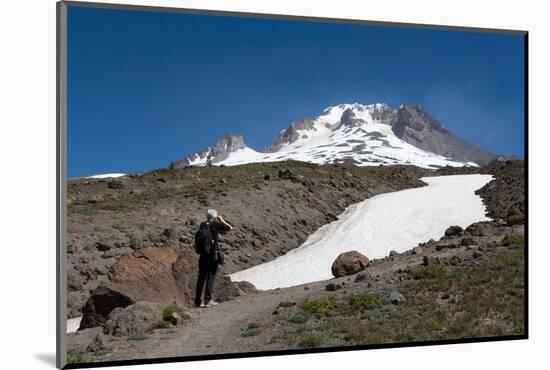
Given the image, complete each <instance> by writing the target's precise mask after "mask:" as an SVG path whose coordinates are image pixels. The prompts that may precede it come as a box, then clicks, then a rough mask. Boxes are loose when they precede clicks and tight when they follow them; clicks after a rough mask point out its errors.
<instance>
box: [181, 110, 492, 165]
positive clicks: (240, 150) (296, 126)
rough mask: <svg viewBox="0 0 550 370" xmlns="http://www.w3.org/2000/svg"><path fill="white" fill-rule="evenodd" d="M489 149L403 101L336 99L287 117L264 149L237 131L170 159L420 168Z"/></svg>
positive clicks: (481, 157) (471, 158)
mask: <svg viewBox="0 0 550 370" xmlns="http://www.w3.org/2000/svg"><path fill="white" fill-rule="evenodd" d="M492 157H494V156H493V155H492V154H491V153H488V152H486V151H483V150H481V149H479V148H477V147H475V146H473V145H471V144H469V143H467V142H466V141H464V140H462V139H460V138H458V137H457V136H455V135H454V134H453V133H452V132H450V131H448V130H447V129H445V128H444V127H443V126H442V125H441V124H439V123H438V122H437V121H435V120H434V119H433V118H432V117H431V116H430V115H429V114H427V113H425V112H423V111H422V110H420V108H418V107H414V106H412V105H410V104H404V105H402V106H401V107H400V108H399V109H397V110H393V109H391V108H390V107H389V106H388V105H387V104H371V105H362V104H358V103H355V104H340V105H337V106H332V107H328V108H326V109H325V110H324V111H323V113H322V114H321V115H319V116H318V117H317V118H307V119H301V120H297V121H293V122H292V123H291V125H290V127H288V128H287V129H284V130H282V131H281V132H280V133H279V135H278V136H277V137H276V138H275V140H274V141H273V144H272V145H271V146H270V147H269V148H268V149H267V150H265V151H257V150H254V149H252V148H250V147H248V146H247V145H246V144H245V143H244V140H243V138H242V136H241V135H224V136H222V138H220V140H219V141H218V142H217V143H216V145H215V146H213V147H209V148H206V149H204V150H201V151H199V152H197V153H194V154H192V155H190V156H187V157H184V158H182V159H180V160H178V161H176V162H175V163H174V165H175V167H176V168H179V167H187V166H195V165H206V164H208V163H211V164H215V165H228V166H231V165H239V164H245V163H252V162H276V161H283V160H289V159H293V160H300V161H305V162H311V163H318V164H326V163H343V162H349V163H353V164H355V165H359V166H374V165H397V164H409V165H416V166H419V167H424V168H438V167H443V166H454V167H459V166H464V165H470V166H475V165H476V164H485V163H486V162H488V160H489V158H492Z"/></svg>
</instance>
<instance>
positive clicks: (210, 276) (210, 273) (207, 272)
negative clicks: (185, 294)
mask: <svg viewBox="0 0 550 370" xmlns="http://www.w3.org/2000/svg"><path fill="white" fill-rule="evenodd" d="M217 270H218V264H217V263H216V262H212V260H211V257H210V256H205V255H201V256H200V257H199V277H198V279H197V289H196V290H195V305H196V306H200V304H201V295H202V288H203V286H204V282H205V281H206V290H205V291H204V303H205V304H207V303H208V302H210V300H211V299H212V290H213V289H214V279H215V278H216V271H217Z"/></svg>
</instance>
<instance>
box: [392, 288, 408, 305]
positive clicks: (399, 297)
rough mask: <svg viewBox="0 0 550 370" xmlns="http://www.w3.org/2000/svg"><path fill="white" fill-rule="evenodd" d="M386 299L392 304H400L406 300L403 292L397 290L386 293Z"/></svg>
mask: <svg viewBox="0 0 550 370" xmlns="http://www.w3.org/2000/svg"><path fill="white" fill-rule="evenodd" d="M388 300H389V301H390V302H391V303H392V304H401V303H403V302H405V301H406V300H405V297H404V296H403V294H401V293H399V292H398V291H397V290H392V291H391V292H389V293H388Z"/></svg>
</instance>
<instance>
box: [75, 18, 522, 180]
mask: <svg viewBox="0 0 550 370" xmlns="http://www.w3.org/2000/svg"><path fill="white" fill-rule="evenodd" d="M523 94H524V80H523V37H522V36H511V35H496V34H488V33H473V32H457V31H436V30H421V29H404V28H393V27H392V28H388V27H378V26H377V27H374V26H366V25H345V24H326V23H309V22H298V21H280V20H253V19H246V18H237V17H217V16H197V15H187V14H171V13H152V12H138V11H126V10H124V11H123V10H105V9H103V10H100V9H91V8H75V7H69V10H68V175H69V177H76V176H84V175H91V174H95V173H105V172H135V171H144V170H150V169H153V168H158V167H165V166H167V165H168V164H169V163H170V161H172V160H176V159H178V158H180V157H182V156H184V155H187V154H190V153H192V152H194V151H196V150H198V149H201V148H203V147H206V146H208V145H212V144H213V143H214V142H215V141H216V140H217V138H218V137H219V136H221V134H223V133H227V132H238V133H242V134H243V136H244V139H245V141H246V143H247V144H248V145H249V146H251V147H253V148H256V149H260V148H264V147H266V146H268V145H269V144H270V143H271V141H272V140H273V139H274V138H275V136H276V134H277V133H278V132H279V131H280V130H282V129H283V128H285V127H287V126H288V125H289V124H290V122H291V121H292V120H294V119H299V118H303V117H312V116H316V115H318V114H319V113H320V112H321V111H322V110H323V109H324V108H325V107H326V106H329V105H335V104H339V103H352V102H360V103H364V104H369V103H376V102H386V103H388V104H390V105H391V106H393V107H398V106H399V105H400V104H401V103H403V102H411V103H413V104H421V105H422V107H423V108H424V109H426V110H427V111H428V112H430V113H431V114H432V115H433V116H434V117H435V118H436V119H437V120H439V121H440V122H441V123H443V124H444V125H445V126H447V127H448V128H449V129H451V130H452V131H454V132H455V133H456V134H458V135H459V136H462V137H464V138H465V139H467V140H469V141H470V142H473V143H475V144H477V145H479V146H481V147H483V148H486V149H489V150H492V151H494V152H498V153H504V154H511V155H516V156H520V157H523V135H524V132H523V110H524V106H523Z"/></svg>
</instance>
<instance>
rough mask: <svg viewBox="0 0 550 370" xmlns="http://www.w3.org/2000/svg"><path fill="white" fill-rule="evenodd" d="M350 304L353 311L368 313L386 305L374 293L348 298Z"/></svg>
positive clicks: (359, 294)
mask: <svg viewBox="0 0 550 370" xmlns="http://www.w3.org/2000/svg"><path fill="white" fill-rule="evenodd" d="M347 300H348V304H349V305H350V307H351V309H352V310H353V311H367V310H372V309H375V308H380V307H381V306H382V305H383V304H384V302H385V301H384V299H382V298H381V297H380V296H379V295H378V294H374V293H355V294H351V295H349V296H348V297H347Z"/></svg>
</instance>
